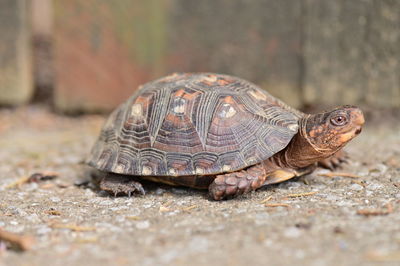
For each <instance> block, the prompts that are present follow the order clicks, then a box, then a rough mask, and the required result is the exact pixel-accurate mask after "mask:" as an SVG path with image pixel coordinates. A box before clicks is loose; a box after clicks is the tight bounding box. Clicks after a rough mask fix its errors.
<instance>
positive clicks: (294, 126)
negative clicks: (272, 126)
mask: <svg viewBox="0 0 400 266" xmlns="http://www.w3.org/2000/svg"><path fill="white" fill-rule="evenodd" d="M288 128H289V129H290V130H291V131H297V130H299V125H298V124H291V125H289V126H288Z"/></svg>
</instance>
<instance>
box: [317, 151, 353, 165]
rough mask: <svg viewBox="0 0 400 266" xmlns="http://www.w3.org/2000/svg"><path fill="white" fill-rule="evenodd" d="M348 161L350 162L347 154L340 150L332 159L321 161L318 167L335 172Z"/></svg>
mask: <svg viewBox="0 0 400 266" xmlns="http://www.w3.org/2000/svg"><path fill="white" fill-rule="evenodd" d="M347 160H348V155H347V153H346V152H345V151H344V150H340V151H338V152H336V153H335V154H334V155H332V156H331V157H328V158H326V159H324V160H321V161H319V162H318V166H320V167H323V168H327V169H330V170H335V169H336V168H339V167H340V166H341V165H342V164H343V163H347Z"/></svg>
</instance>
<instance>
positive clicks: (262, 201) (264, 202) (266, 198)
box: [260, 196, 272, 204]
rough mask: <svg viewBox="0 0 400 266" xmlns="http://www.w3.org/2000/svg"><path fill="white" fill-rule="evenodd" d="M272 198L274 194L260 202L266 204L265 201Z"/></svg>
mask: <svg viewBox="0 0 400 266" xmlns="http://www.w3.org/2000/svg"><path fill="white" fill-rule="evenodd" d="M271 199H272V196H269V197H268V198H266V199H263V200H262V201H260V204H264V203H266V202H267V201H270V200H271Z"/></svg>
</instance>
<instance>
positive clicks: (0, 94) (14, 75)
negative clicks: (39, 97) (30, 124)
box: [0, 0, 33, 105]
mask: <svg viewBox="0 0 400 266" xmlns="http://www.w3.org/2000/svg"><path fill="white" fill-rule="evenodd" d="M28 4H29V3H28V1H25V0H0V104H1V105H15V104H22V103H25V102H27V101H28V100H29V99H30V98H31V96H32V94H33V86H32V68H31V66H32V61H31V49H30V43H29V40H30V36H31V35H30V27H29V17H30V13H29V10H30V9H29V5H28Z"/></svg>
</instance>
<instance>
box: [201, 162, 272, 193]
mask: <svg viewBox="0 0 400 266" xmlns="http://www.w3.org/2000/svg"><path fill="white" fill-rule="evenodd" d="M264 179H265V171H264V168H263V167H262V166H259V165H256V166H253V167H250V168H248V169H246V170H242V171H239V172H232V173H227V174H224V175H217V177H216V178H215V179H214V182H212V183H211V185H210V186H209V188H208V191H209V195H210V197H211V198H212V199H214V200H222V199H230V198H234V197H237V196H239V195H242V194H244V193H247V192H249V191H252V190H256V189H257V188H259V187H260V186H261V185H262V184H263V182H264Z"/></svg>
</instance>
